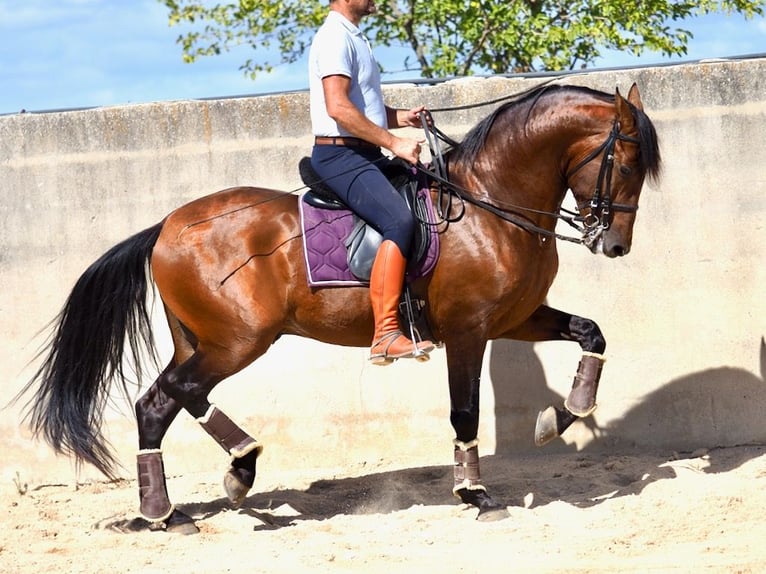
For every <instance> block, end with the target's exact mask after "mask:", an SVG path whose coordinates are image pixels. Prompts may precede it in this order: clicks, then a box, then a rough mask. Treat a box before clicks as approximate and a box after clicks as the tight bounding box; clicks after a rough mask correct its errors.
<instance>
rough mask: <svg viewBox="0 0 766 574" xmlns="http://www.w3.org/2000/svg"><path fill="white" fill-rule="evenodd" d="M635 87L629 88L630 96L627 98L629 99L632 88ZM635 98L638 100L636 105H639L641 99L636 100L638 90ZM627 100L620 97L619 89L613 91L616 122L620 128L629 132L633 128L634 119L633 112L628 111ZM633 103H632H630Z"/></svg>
mask: <svg viewBox="0 0 766 574" xmlns="http://www.w3.org/2000/svg"><path fill="white" fill-rule="evenodd" d="M635 87H636V85H635V84H633V87H632V88H630V94H629V95H628V98H630V97H631V96H632V95H633V88H635ZM635 95H636V98H637V99H638V103H639V104H640V103H641V99H640V98H638V88H636V92H635ZM628 101H629V100H626V99H625V98H623V97H622V94H620V90H619V89H615V94H614V105H615V108H616V112H617V118H616V119H617V121H618V122H620V125H621V126H622V128H623V129H624V130H626V131H630V130H632V129H633V126H634V124H635V118H634V117H633V112H632V111H631V109H630V105H629V104H628ZM630 103H633V102H630Z"/></svg>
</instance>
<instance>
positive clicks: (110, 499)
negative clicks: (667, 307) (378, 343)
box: [0, 446, 766, 574]
mask: <svg viewBox="0 0 766 574" xmlns="http://www.w3.org/2000/svg"><path fill="white" fill-rule="evenodd" d="M224 470H225V469H224V468H222V470H221V473H220V475H208V474H205V475H202V474H199V475H196V474H189V475H184V476H172V477H170V478H169V482H168V484H169V490H170V494H171V498H172V499H173V501H174V502H176V503H177V504H178V507H179V509H181V510H183V511H184V512H186V513H187V514H191V515H192V516H193V517H194V518H195V519H196V520H197V525H198V526H199V528H200V533H199V534H196V535H191V536H183V535H178V534H170V533H167V532H152V531H149V530H148V529H146V524H145V523H144V522H143V521H142V520H141V519H138V518H137V517H136V507H137V501H138V495H137V487H136V483H135V482H134V481H120V482H116V483H109V482H99V481H93V482H87V483H85V484H79V485H75V484H31V483H27V484H25V482H24V480H23V477H18V480H17V481H16V484H14V485H12V488H5V486H7V485H5V486H4V489H3V490H2V496H3V508H4V511H3V512H4V516H3V522H2V529H1V530H0V571H2V572H4V573H6V574H11V573H24V574H26V573H33V572H34V573H44V572H67V573H69V574H75V573H101V572H103V573H106V572H109V573H114V572H120V573H131V572H135V573H141V574H150V573H155V572H156V573H159V572H163V573H166V572H178V573H180V572H189V573H218V572H312V573H314V572H365V573H367V572H373V573H377V572H380V573H386V574H389V573H392V572H439V573H451V572H471V573H472V572H479V571H488V572H501V571H502V572H534V573H537V572H557V573H560V572H578V573H585V572H594V573H595V572H598V573H602V572H695V573H699V572H721V573H724V572H725V573H733V572H754V573H755V572H764V571H766V519H764V509H766V488H764V486H766V447H761V446H742V447H735V448H725V449H712V450H710V451H697V452H695V453H659V452H655V453H647V452H638V453H637V452H631V453H626V454H615V453H610V454H585V453H579V454H578V453H575V454H571V453H570V454H550V455H546V454H544V452H543V451H541V453H540V454H537V455H525V456H503V457H501V456H487V457H483V458H482V475H483V476H484V477H485V483H486V485H487V487H488V488H489V492H490V493H491V494H492V495H493V497H495V499H496V500H498V501H502V502H503V503H504V504H507V505H508V510H509V512H510V518H509V519H506V520H502V521H497V522H479V521H477V520H475V517H476V510H475V509H472V508H466V507H464V506H463V505H461V504H460V503H458V501H457V500H456V499H455V498H453V497H452V495H451V480H452V477H451V469H450V467H449V466H444V467H436V466H434V467H423V468H405V469H399V468H394V467H393V466H392V465H391V463H390V462H387V461H378V462H376V463H369V462H368V463H364V464H362V463H360V464H359V466H358V468H353V469H345V470H344V471H343V472H342V473H339V472H333V471H327V472H318V473H317V472H316V471H312V473H311V474H312V476H307V473H306V472H305V471H303V472H300V471H298V470H296V471H295V472H294V473H293V474H291V475H287V474H285V473H282V474H283V475H282V476H274V475H273V474H271V473H270V472H269V468H268V466H267V465H263V466H262V467H261V468H259V476H258V479H257V481H256V487H255V489H254V490H253V492H252V494H251V496H250V497H248V498H247V499H246V501H245V503H244V504H243V506H242V507H241V508H240V509H238V510H232V509H230V508H229V506H228V504H227V501H226V499H225V498H224V494H223V490H222V488H221V486H220V480H221V478H222V476H223V471H224Z"/></svg>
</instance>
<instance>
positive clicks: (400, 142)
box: [390, 137, 425, 165]
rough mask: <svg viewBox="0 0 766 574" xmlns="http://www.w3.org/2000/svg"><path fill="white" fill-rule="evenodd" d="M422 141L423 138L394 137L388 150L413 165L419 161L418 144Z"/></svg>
mask: <svg viewBox="0 0 766 574" xmlns="http://www.w3.org/2000/svg"><path fill="white" fill-rule="evenodd" d="M424 142H425V140H414V139H411V138H400V137H397V138H395V139H394V142H393V145H392V146H391V150H390V151H391V153H393V154H394V155H395V156H396V157H400V158H402V159H403V160H405V161H408V162H410V163H411V164H413V165H414V164H416V163H418V161H420V146H421V145H422V144H423V143H424Z"/></svg>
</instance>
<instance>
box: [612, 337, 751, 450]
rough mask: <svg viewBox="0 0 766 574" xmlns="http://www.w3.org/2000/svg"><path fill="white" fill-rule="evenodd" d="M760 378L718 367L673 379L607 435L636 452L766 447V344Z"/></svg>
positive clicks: (743, 370)
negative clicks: (647, 448) (644, 449)
mask: <svg viewBox="0 0 766 574" xmlns="http://www.w3.org/2000/svg"><path fill="white" fill-rule="evenodd" d="M760 371H761V372H760V374H759V376H758V375H755V374H753V373H751V372H749V371H746V370H745V369H739V368H733V367H719V368H715V369H708V370H705V371H700V372H698V373H692V374H690V375H686V376H684V377H680V378H678V379H674V380H672V381H670V382H669V383H667V384H666V385H663V386H662V387H661V388H659V389H657V390H656V391H654V392H653V393H651V394H649V395H647V396H646V398H645V399H644V400H643V401H642V402H641V403H640V404H638V405H636V406H635V407H633V408H632V409H630V410H629V411H627V412H626V413H625V416H623V417H622V418H621V419H618V420H615V421H612V422H611V423H610V424H609V425H608V426H607V427H606V428H603V429H602V431H603V433H604V434H605V435H606V436H607V437H610V436H613V437H615V438H618V439H620V440H621V441H628V442H629V443H630V444H632V445H635V446H639V447H640V446H649V445H652V446H659V447H664V448H669V449H673V450H678V451H692V450H695V449H698V448H714V447H719V446H737V445H747V444H766V420H765V419H764V413H765V412H766V340H764V338H763V337H762V338H761V341H760Z"/></svg>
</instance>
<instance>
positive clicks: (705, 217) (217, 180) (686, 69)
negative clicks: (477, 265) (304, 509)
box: [0, 59, 766, 489]
mask: <svg viewBox="0 0 766 574" xmlns="http://www.w3.org/2000/svg"><path fill="white" fill-rule="evenodd" d="M765 77H766V59H750V60H745V61H731V62H711V63H700V64H693V65H677V66H667V67H658V68H640V69H632V70H622V71H605V72H593V73H589V74H579V75H573V76H567V77H564V78H562V79H561V80H560V81H561V82H563V83H573V84H582V85H587V86H590V87H594V88H597V89H601V90H605V91H607V92H613V90H614V88H615V86H617V87H619V88H620V90H621V91H622V92H623V93H627V91H628V88H629V87H630V85H631V84H632V83H633V82H637V83H638V85H639V88H640V89H641V94H642V98H643V101H644V106H645V109H646V111H647V113H648V115H649V116H650V117H651V119H652V120H653V121H654V123H655V125H656V126H657V128H658V131H659V136H660V143H661V146H662V153H663V159H664V163H665V170H664V177H663V178H662V180H661V182H660V184H659V186H656V187H654V186H651V185H648V186H647V187H646V188H645V190H644V193H643V194H642V196H641V202H640V210H639V212H638V222H637V224H636V227H635V236H634V240H633V249H632V251H631V253H630V254H629V255H628V256H626V257H625V258H622V259H619V260H607V259H606V258H600V257H595V256H593V255H591V254H590V253H589V252H588V251H587V250H585V249H583V248H581V247H578V246H574V245H570V244H566V243H561V242H560V243H559V253H560V259H561V262H560V270H559V275H558V278H557V280H556V282H555V283H554V285H553V288H552V289H551V292H550V295H549V301H548V302H549V303H550V304H551V305H553V306H555V307H558V308H561V309H566V310H568V311H570V312H573V313H579V314H583V315H587V316H589V317H592V318H593V319H594V320H596V321H597V322H598V323H599V325H600V326H601V329H602V330H603V332H604V334H605V336H606V338H607V341H608V347H607V350H606V357H607V359H608V360H607V362H606V364H605V366H604V370H603V376H602V378H601V384H600V389H599V390H600V394H599V406H598V409H597V410H596V412H595V414H594V417H593V418H592V419H589V420H588V421H583V422H577V423H575V425H574V426H573V427H572V428H571V429H570V430H569V431H567V435H565V437H564V440H562V439H557V440H556V441H554V442H552V443H550V444H548V445H547V446H545V447H543V449H542V450H540V451H539V452H540V453H542V454H544V453H545V452H547V451H550V450H561V449H574V448H579V449H611V448H624V447H629V446H637V447H642V448H643V447H660V448H667V449H673V450H680V451H692V450H695V449H698V448H701V447H713V446H727V445H734V444H745V443H756V442H761V443H762V442H764V441H766V428H765V427H764V426H763V424H762V422H761V420H762V413H763V412H764V407H766V383H765V382H764V370H766V369H765V368H764V362H766V358H765V353H766V351H764V350H763V346H762V343H761V339H762V337H763V336H764V335H765V334H766V322H765V321H764V316H766V315H765V314H764V308H765V307H766V304H764V297H763V293H764V292H766V271H765V270H764V265H763V261H764V260H766V231H765V230H764V223H763V220H764V215H765V214H766V194H765V193H764V190H763V184H764V181H766V167H764V166H766V149H765V148H764V146H762V145H759V142H761V141H762V140H763V136H762V134H763V133H766V95H764V93H766V90H764V86H763V82H764V80H763V78H765ZM546 79H547V78H534V77H531V78H510V79H504V78H490V79H471V80H460V81H454V82H447V83H444V84H439V85H436V86H432V87H416V86H411V85H402V86H390V87H388V88H387V90H386V91H387V97H388V100H389V103H391V104H393V105H397V106H402V107H409V106H412V105H417V104H425V105H426V106H428V107H429V108H432V109H439V108H446V107H452V106H459V105H465V104H471V103H479V102H486V101H488V100H492V99H494V98H497V97H501V96H504V95H508V94H511V93H514V92H519V91H521V90H523V89H526V88H529V87H531V86H533V85H536V84H538V83H540V82H542V81H544V80H546ZM490 110H491V106H490V107H479V108H470V109H465V110H462V109H461V110H457V111H451V112H435V113H434V118H435V121H436V122H437V125H438V126H439V127H440V128H441V129H442V130H443V131H444V132H446V133H447V134H449V135H451V136H453V137H459V136H461V135H462V134H463V133H465V131H466V130H467V128H468V127H470V126H472V125H473V124H475V123H476V121H478V120H479V119H480V118H481V117H483V116H484V115H486V114H487V113H488V112H489V111H490ZM310 148H311V136H310V128H309V119H308V95H307V94H306V93H291V94H284V95H273V96H261V97H252V98H238V99H226V100H210V101H186V102H164V103H154V104H144V105H131V106H123V107H110V108H97V109H90V110H80V111H69V112H60V113H44V114H34V113H27V114H15V115H8V116H2V117H0V150H2V151H1V152H0V181H2V182H3V183H4V189H5V191H6V193H5V195H4V198H5V199H4V202H3V205H2V208H0V209H1V212H2V215H3V218H2V219H3V225H2V226H0V234H1V235H2V241H0V261H2V267H0V273H2V284H3V290H4V297H3V303H2V310H3V313H2V314H0V315H1V317H0V322H1V323H2V333H3V334H4V344H3V345H2V347H1V348H0V353H1V354H2V355H1V356H0V359H1V360H0V370H1V372H2V375H3V380H5V381H6V382H9V383H10V384H6V387H5V388H6V389H8V391H7V396H8V397H10V396H13V395H14V394H15V393H16V392H18V391H19V390H20V389H21V387H22V386H23V384H24V383H25V382H26V380H27V379H28V378H29V377H30V376H31V374H32V372H33V371H34V366H35V363H34V362H33V363H32V364H31V366H27V363H28V362H29V361H30V360H31V359H32V358H33V357H34V355H35V351H36V349H37V347H38V346H39V345H40V344H41V343H42V340H41V339H39V338H38V339H35V338H34V336H35V334H36V333H37V332H38V331H39V330H40V329H41V328H42V327H43V326H44V325H45V324H46V323H47V322H48V321H49V320H50V319H51V318H52V317H53V316H55V314H56V313H57V312H58V311H59V309H60V308H61V306H62V305H63V303H64V298H65V296H66V293H68V292H69V290H70V289H71V287H72V284H73V282H74V281H75V279H76V278H77V277H78V276H79V274H80V273H81V272H82V270H83V269H84V268H85V267H86V266H87V265H88V264H89V263H90V262H92V261H93V260H94V259H95V258H96V257H97V256H99V255H100V254H101V253H102V252H103V251H105V250H106V249H107V248H108V247H110V246H112V245H114V244H115V243H117V242H119V241H121V240H122V239H124V238H126V237H128V236H129V235H131V234H133V233H134V232H136V231H138V230H140V229H143V228H145V227H147V226H149V225H151V224H153V223H155V222H157V221H159V220H160V219H161V218H162V217H163V216H164V215H165V214H166V213H167V212H169V211H170V210H172V209H173V208H175V207H178V206H180V205H182V204H183V203H185V202H187V201H189V200H191V199H193V198H195V197H199V196H202V195H205V194H207V193H210V192H212V191H214V190H217V189H222V188H224V187H227V186H234V185H260V186H267V187H273V188H276V189H282V190H298V189H299V188H300V185H301V184H300V178H299V174H298V161H299V159H300V158H301V157H302V156H304V155H306V154H307V153H308V152H309V151H310ZM520 169H523V166H520ZM560 231H561V232H564V233H566V232H567V229H566V228H565V227H564V228H560ZM488 255H489V254H488ZM155 317H156V321H155V322H156V324H157V325H158V328H159V329H160V332H161V333H162V334H161V337H162V341H161V348H162V349H163V351H164V352H165V353H167V352H168V350H169V342H168V337H167V335H166V333H165V331H164V329H165V327H164V320H163V318H162V310H161V307H159V306H157V308H156V315H155ZM366 353H367V349H344V348H338V347H329V346H326V345H322V344H319V343H315V342H311V341H307V340H303V339H298V338H294V337H284V338H283V339H282V340H280V341H278V342H277V344H276V345H275V346H274V348H273V349H272V350H271V351H270V352H269V353H267V354H266V355H265V356H264V357H262V358H261V359H259V360H258V361H257V363H256V364H254V365H253V366H252V367H250V368H249V369H247V370H246V371H245V372H243V373H241V374H240V375H237V376H236V377H234V378H233V379H231V380H229V381H228V382H225V383H224V384H222V385H221V386H220V387H219V388H218V389H216V390H215V392H214V393H213V399H214V401H215V402H216V404H218V405H220V406H221V407H222V408H224V409H225V410H226V411H227V413H228V414H229V415H230V416H231V417H232V418H233V419H235V420H236V421H237V422H239V423H241V424H242V426H244V427H245V428H246V429H247V431H248V432H249V433H250V434H252V435H253V436H255V437H257V438H258V440H259V441H260V442H262V443H263V444H264V445H265V450H264V454H263V458H262V459H261V460H262V461H263V466H262V468H268V465H270V464H271V465H282V467H283V468H286V469H288V468H290V469H294V468H306V467H325V468H327V467H343V466H345V465H348V464H351V463H357V462H360V461H372V462H375V461H378V460H386V461H392V462H394V463H395V464H397V465H402V466H403V465H410V464H412V465H417V464H450V462H451V461H450V460H449V451H450V441H451V440H452V437H453V432H452V429H451V428H450V426H449V423H448V421H447V417H446V415H447V413H448V412H449V399H448V393H447V382H446V366H445V364H444V355H443V352H440V351H436V352H435V353H433V360H432V361H431V362H430V363H428V364H403V363H402V364H400V363H397V364H395V365H393V366H391V367H387V368H379V367H369V366H368V365H367V364H366V360H365V358H366ZM579 356H580V351H579V349H578V348H577V346H576V345H572V344H565V343H544V344H536V345H533V344H528V343H519V342H512V341H498V342H493V343H491V344H490V346H489V348H488V349H487V356H486V360H485V366H484V373H483V380H482V385H483V392H482V399H481V400H482V403H481V406H482V424H481V428H480V435H479V436H480V441H481V453H482V455H488V454H492V453H493V452H509V451H519V450H532V449H535V446H534V436H533V432H534V427H535V419H536V416H537V413H538V411H540V410H542V409H544V408H545V407H547V406H548V405H550V404H554V405H557V406H560V405H561V403H563V400H564V398H565V397H566V396H567V394H568V392H569V387H570V385H571V381H572V376H573V374H574V372H575V370H576V369H577V364H578V360H579ZM166 359H167V357H166V356H163V357H162V360H166ZM149 382H150V381H147V382H146V383H147V384H148V383H149ZM116 403H117V405H119V406H121V409H120V410H121V412H118V410H117V409H115V410H114V411H113V412H111V413H110V414H108V416H107V418H108V423H109V424H108V433H109V435H110V438H111V440H112V442H113V444H114V445H115V447H116V448H117V451H118V455H119V457H120V459H121V461H122V463H123V464H124V465H125V467H126V470H125V472H124V474H125V476H127V477H131V476H132V474H133V464H134V462H133V461H134V455H135V452H136V450H137V445H136V438H135V422H134V420H133V418H132V415H131V412H132V406H131V405H130V404H129V403H126V402H125V401H122V400H121V399H117V401H116ZM22 404H23V402H22V403H19V404H17V405H16V406H14V407H12V408H10V409H7V410H6V411H4V412H5V416H4V417H3V420H2V423H0V425H1V426H2V429H0V436H1V437H2V438H1V439H0V449H2V451H3V452H4V453H6V454H5V455H4V457H3V459H2V464H1V465H0V469H1V470H2V473H3V476H4V477H5V478H6V479H8V480H6V481H4V482H5V483H7V484H12V482H11V480H10V479H11V478H12V477H14V476H15V473H16V472H19V473H20V475H21V476H22V477H23V476H24V475H27V476H31V475H32V474H33V472H34V476H35V479H39V480H45V479H46V478H49V479H54V478H55V479H56V480H59V481H60V480H61V472H62V468H63V469H67V468H69V467H70V463H69V462H68V461H65V460H61V461H58V462H56V463H54V461H53V455H52V454H51V452H50V450H49V448H48V447H47V446H46V445H43V444H34V445H30V442H29V433H28V431H27V430H26V429H25V428H24V427H23V426H22V425H20V424H19V411H20V408H21V405H22ZM166 445H167V446H166V448H165V450H166V452H167V457H166V461H165V464H166V466H167V470H168V472H170V473H177V472H184V471H187V470H199V469H200V468H203V469H204V468H209V469H218V468H223V466H224V465H225V463H226V461H225V458H224V457H223V456H222V455H221V453H220V451H219V449H218V447H217V445H215V444H214V443H212V441H210V440H208V439H207V437H206V436H205V435H204V433H203V432H201V431H200V429H199V427H198V425H197V424H196V423H195V421H193V420H192V419H191V418H190V417H184V416H182V417H181V418H180V419H179V421H177V423H176V424H175V425H174V426H173V427H172V428H171V430H170V433H169V435H168V438H167V440H166ZM40 462H45V464H44V465H40V464H39V463H40ZM93 472H94V471H93V470H92V469H86V470H85V471H84V473H85V475H86V476H87V475H90V474H91V473H93ZM81 476H82V475H81ZM256 489H257V483H256Z"/></svg>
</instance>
